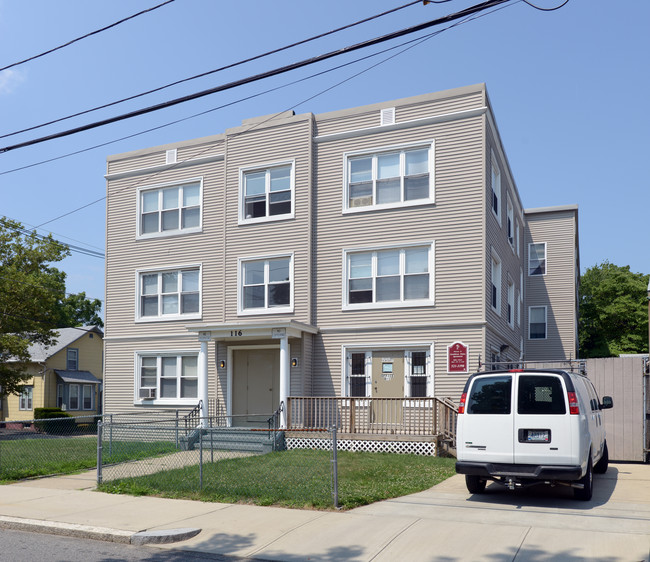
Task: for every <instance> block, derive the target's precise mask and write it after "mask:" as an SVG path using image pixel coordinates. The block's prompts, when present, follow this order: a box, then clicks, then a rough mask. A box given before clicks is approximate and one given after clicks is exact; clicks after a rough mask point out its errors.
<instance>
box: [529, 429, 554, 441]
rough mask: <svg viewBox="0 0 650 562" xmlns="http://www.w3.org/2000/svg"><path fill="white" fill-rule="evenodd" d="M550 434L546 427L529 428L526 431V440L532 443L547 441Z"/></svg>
mask: <svg viewBox="0 0 650 562" xmlns="http://www.w3.org/2000/svg"><path fill="white" fill-rule="evenodd" d="M549 438H550V434H549V431H548V429H541V430H540V429H529V430H528V431H527V432H526V441H530V442H533V443H548V441H549Z"/></svg>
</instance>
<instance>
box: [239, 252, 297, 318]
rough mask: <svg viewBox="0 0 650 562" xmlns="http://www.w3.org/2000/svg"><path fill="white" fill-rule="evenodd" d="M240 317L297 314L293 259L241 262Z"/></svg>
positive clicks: (255, 259)
mask: <svg viewBox="0 0 650 562" xmlns="http://www.w3.org/2000/svg"><path fill="white" fill-rule="evenodd" d="M239 271H240V290H239V313H240V314H260V313H279V312H291V311H292V310H293V287H292V285H293V282H292V280H293V257H292V256H277V257H269V258H261V259H257V258H252V259H240V265H239Z"/></svg>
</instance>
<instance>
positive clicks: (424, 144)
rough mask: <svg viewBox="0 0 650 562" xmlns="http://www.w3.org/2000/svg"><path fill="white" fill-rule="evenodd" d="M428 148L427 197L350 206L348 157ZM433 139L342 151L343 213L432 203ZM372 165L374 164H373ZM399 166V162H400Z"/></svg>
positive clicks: (433, 198) (434, 199)
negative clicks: (364, 205)
mask: <svg viewBox="0 0 650 562" xmlns="http://www.w3.org/2000/svg"><path fill="white" fill-rule="evenodd" d="M418 148H420V149H428V150H429V197H428V198H427V199H415V200H413V201H399V202H396V203H383V204H380V205H378V204H373V205H368V206H367V207H350V206H349V203H350V193H349V183H348V170H349V167H348V161H349V159H350V158H355V157H358V156H376V155H378V154H383V153H387V152H398V151H402V150H416V149H418ZM435 153H436V151H435V140H426V141H421V142H410V143H405V144H398V145H392V146H382V147H377V148H370V149H364V150H354V151H350V152H344V153H343V205H342V212H343V214H354V213H367V212H371V211H377V210H381V209H398V208H402V207H417V206H421V205H432V204H434V203H435V202H436V197H435V195H436V189H435V159H436V158H435ZM373 165H374V164H373ZM400 166H401V164H400Z"/></svg>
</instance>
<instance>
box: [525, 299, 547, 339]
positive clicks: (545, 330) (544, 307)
mask: <svg viewBox="0 0 650 562" xmlns="http://www.w3.org/2000/svg"><path fill="white" fill-rule="evenodd" d="M531 308H543V309H544V326H545V328H544V337H543V338H531V337H530V325H531V321H530V309H531ZM547 339H548V306H546V305H537V306H529V307H528V340H529V341H544V340H547Z"/></svg>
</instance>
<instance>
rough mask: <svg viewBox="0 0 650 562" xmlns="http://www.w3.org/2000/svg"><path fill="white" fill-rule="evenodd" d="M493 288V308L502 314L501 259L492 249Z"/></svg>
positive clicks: (491, 300) (491, 299)
mask: <svg viewBox="0 0 650 562" xmlns="http://www.w3.org/2000/svg"><path fill="white" fill-rule="evenodd" d="M491 288H492V292H491V298H490V302H491V305H492V309H493V310H494V311H495V312H496V313H497V314H499V315H501V260H500V259H499V256H497V254H496V253H495V252H494V251H492V268H491Z"/></svg>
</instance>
